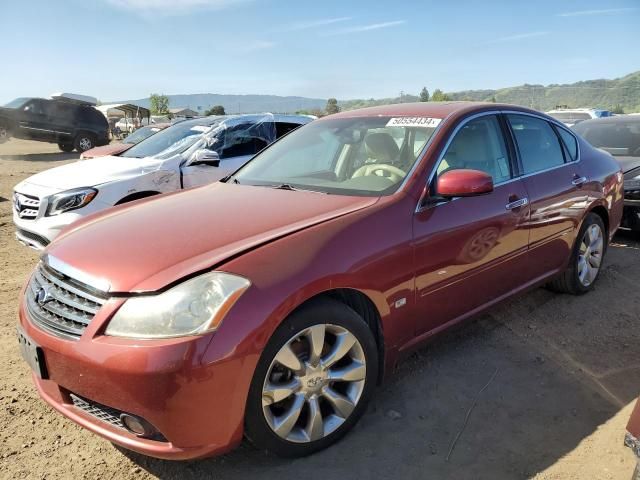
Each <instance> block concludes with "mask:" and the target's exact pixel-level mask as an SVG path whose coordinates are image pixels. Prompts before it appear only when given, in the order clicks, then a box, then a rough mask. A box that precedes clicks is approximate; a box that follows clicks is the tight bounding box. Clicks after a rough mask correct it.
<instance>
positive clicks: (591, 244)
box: [549, 213, 607, 295]
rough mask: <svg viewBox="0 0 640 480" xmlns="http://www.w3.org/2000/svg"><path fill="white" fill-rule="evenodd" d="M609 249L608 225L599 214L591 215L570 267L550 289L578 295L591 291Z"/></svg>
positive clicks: (585, 222)
mask: <svg viewBox="0 0 640 480" xmlns="http://www.w3.org/2000/svg"><path fill="white" fill-rule="evenodd" d="M606 250H607V236H606V229H605V227H604V222H603V221H602V218H600V216H599V215H596V214H595V213H589V214H587V217H586V218H585V220H584V222H583V223H582V227H581V228H580V232H579V233H578V236H577V239H576V243H575V245H574V247H573V252H572V254H571V260H570V261H569V266H568V267H567V269H566V270H565V271H564V272H563V273H562V274H561V275H560V276H558V277H557V278H556V279H554V280H553V281H552V282H551V283H550V284H549V287H550V288H551V289H552V290H555V291H558V292H562V293H571V294H574V295H581V294H583V293H586V292H588V291H589V290H591V289H592V288H593V285H594V283H595V282H596V280H597V278H598V274H599V273H600V269H601V267H602V261H603V260H604V255H605V253H606Z"/></svg>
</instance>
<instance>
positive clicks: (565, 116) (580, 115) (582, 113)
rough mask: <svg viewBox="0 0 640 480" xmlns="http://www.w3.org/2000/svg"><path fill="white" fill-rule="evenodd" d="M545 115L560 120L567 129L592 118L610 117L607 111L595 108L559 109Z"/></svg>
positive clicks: (610, 114)
mask: <svg viewBox="0 0 640 480" xmlns="http://www.w3.org/2000/svg"><path fill="white" fill-rule="evenodd" d="M547 115H549V116H551V117H553V118H555V119H556V120H560V121H561V122H562V123H564V124H565V125H566V126H567V127H572V126H573V125H576V124H578V123H580V122H583V121H585V120H590V119H592V118H604V117H610V116H612V113H611V112H610V111H609V110H599V109H596V108H559V109H555V110H549V111H548V112H547Z"/></svg>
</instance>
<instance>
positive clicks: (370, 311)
mask: <svg viewBox="0 0 640 480" xmlns="http://www.w3.org/2000/svg"><path fill="white" fill-rule="evenodd" d="M322 298H329V299H332V300H336V301H338V302H340V303H342V304H344V305H345V306H347V307H349V308H351V309H352V310H353V311H355V312H356V313H357V314H358V315H359V316H360V317H361V318H362V320H363V321H364V322H365V323H366V324H367V326H368V327H369V329H370V330H371V332H372V333H373V337H374V339H375V341H376V346H377V349H378V383H381V382H382V379H383V378H384V367H385V342H384V331H383V329H382V317H381V315H380V312H379V311H378V308H377V307H376V305H375V303H374V302H373V300H372V299H371V298H369V296H367V295H366V294H365V293H363V292H362V291H360V290H357V289H354V288H333V289H330V290H325V291H323V292H320V293H317V294H316V295H313V296H311V297H309V298H307V299H306V300H304V301H303V302H302V303H300V304H299V305H298V306H297V307H296V308H295V309H294V310H293V311H292V312H290V313H289V315H291V314H292V313H293V312H295V311H297V310H298V309H300V308H302V307H304V306H305V305H307V304H309V303H311V302H313V301H316V300H318V299H322ZM289 315H287V317H288V316H289Z"/></svg>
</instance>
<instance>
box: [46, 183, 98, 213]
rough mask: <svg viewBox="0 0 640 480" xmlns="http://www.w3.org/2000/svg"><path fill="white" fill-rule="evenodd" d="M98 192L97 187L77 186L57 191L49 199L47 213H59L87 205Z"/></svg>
mask: <svg viewBox="0 0 640 480" xmlns="http://www.w3.org/2000/svg"><path fill="white" fill-rule="evenodd" d="M97 194H98V190H96V189H95V188H89V187H87V188H76V189H74V190H67V191H66V192H60V193H56V194H55V195H53V196H52V197H51V199H50V200H49V206H48V207H47V215H49V216H51V215H58V214H59V213H62V212H68V211H69V210H75V209H76V208H81V207H84V206H85V205H87V204H88V203H89V202H91V200H93V199H94V198H95V196H96V195H97Z"/></svg>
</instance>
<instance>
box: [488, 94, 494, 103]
mask: <svg viewBox="0 0 640 480" xmlns="http://www.w3.org/2000/svg"><path fill="white" fill-rule="evenodd" d="M489 101H490V102H491V103H496V96H495V95H493V96H492V97H491V98H490V99H489Z"/></svg>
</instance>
